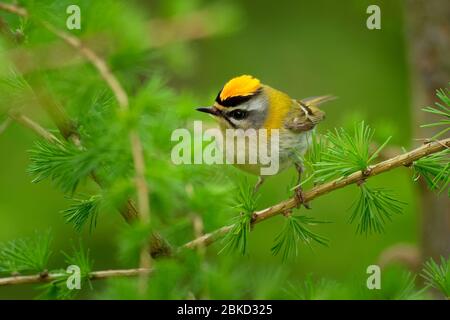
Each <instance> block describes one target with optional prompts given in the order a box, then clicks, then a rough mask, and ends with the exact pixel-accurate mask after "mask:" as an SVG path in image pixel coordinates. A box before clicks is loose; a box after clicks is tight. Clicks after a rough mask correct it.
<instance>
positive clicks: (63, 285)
mask: <svg viewBox="0 0 450 320" xmlns="http://www.w3.org/2000/svg"><path fill="white" fill-rule="evenodd" d="M72 250H73V252H72V254H70V255H69V254H67V253H65V252H63V255H64V257H65V262H66V264H67V265H68V266H70V265H75V266H78V267H79V268H80V276H81V279H80V282H81V283H80V284H81V289H83V288H84V287H85V285H86V284H87V285H88V286H89V288H90V289H91V290H92V284H91V282H90V279H89V275H90V273H91V272H92V268H93V261H92V260H91V258H90V256H89V249H85V248H84V246H83V245H82V243H81V241H80V243H79V245H78V246H75V245H74V246H73V249H72ZM58 273H61V274H62V275H63V276H61V277H58V278H57V279H55V280H53V281H52V282H50V283H46V284H44V285H41V286H40V287H39V288H40V289H41V290H43V291H42V293H41V294H40V295H39V297H38V298H39V299H50V300H55V299H58V300H65V299H73V298H74V297H75V296H76V295H77V294H78V293H79V292H80V290H76V289H74V290H70V289H69V288H68V287H67V280H68V279H69V276H70V275H71V274H69V273H67V272H66V270H59V271H58Z"/></svg>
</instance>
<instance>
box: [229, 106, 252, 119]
mask: <svg viewBox="0 0 450 320" xmlns="http://www.w3.org/2000/svg"><path fill="white" fill-rule="evenodd" d="M228 114H229V116H230V117H232V118H233V119H236V120H242V119H245V118H247V116H248V112H247V111H246V110H239V109H237V110H233V111H231V112H230V113H228Z"/></svg>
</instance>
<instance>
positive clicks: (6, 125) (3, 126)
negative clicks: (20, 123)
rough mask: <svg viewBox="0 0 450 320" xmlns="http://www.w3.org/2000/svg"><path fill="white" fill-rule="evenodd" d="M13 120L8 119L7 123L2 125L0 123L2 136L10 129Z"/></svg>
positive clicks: (4, 122)
mask: <svg viewBox="0 0 450 320" xmlns="http://www.w3.org/2000/svg"><path fill="white" fill-rule="evenodd" d="M11 122H12V120H11V118H9V117H8V118H6V119H5V121H3V122H2V123H0V134H2V133H3V132H5V131H6V129H8V127H9V125H10V124H11Z"/></svg>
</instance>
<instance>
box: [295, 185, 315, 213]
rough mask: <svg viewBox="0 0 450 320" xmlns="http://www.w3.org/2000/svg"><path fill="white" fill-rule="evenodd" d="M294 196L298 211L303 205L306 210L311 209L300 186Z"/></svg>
mask: <svg viewBox="0 0 450 320" xmlns="http://www.w3.org/2000/svg"><path fill="white" fill-rule="evenodd" d="M294 196H295V202H296V207H297V209H298V208H300V207H301V205H303V206H304V207H305V208H306V209H311V207H310V206H309V203H307V202H306V201H305V194H304V192H303V188H302V187H301V186H298V187H296V188H295V189H294Z"/></svg>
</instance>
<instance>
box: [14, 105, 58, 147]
mask: <svg viewBox="0 0 450 320" xmlns="http://www.w3.org/2000/svg"><path fill="white" fill-rule="evenodd" d="M8 114H9V117H10V118H11V119H13V120H15V121H17V122H18V123H19V124H21V125H23V126H24V127H27V128H29V129H31V130H32V131H34V132H35V133H36V134H37V135H38V136H40V137H42V138H43V139H45V140H47V141H49V142H53V143H54V142H58V141H59V140H58V138H57V137H56V136H55V135H53V134H52V133H51V132H50V131H48V130H47V129H45V128H43V127H42V126H41V125H40V124H39V123H37V122H35V121H33V120H31V119H30V118H28V117H27V116H25V115H24V114H22V113H20V112H18V111H13V110H12V111H10V112H9V113H8Z"/></svg>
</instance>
